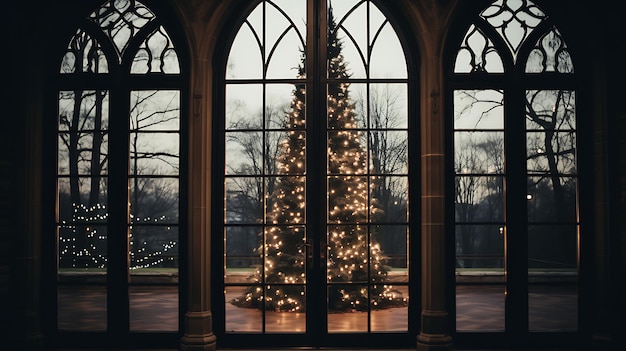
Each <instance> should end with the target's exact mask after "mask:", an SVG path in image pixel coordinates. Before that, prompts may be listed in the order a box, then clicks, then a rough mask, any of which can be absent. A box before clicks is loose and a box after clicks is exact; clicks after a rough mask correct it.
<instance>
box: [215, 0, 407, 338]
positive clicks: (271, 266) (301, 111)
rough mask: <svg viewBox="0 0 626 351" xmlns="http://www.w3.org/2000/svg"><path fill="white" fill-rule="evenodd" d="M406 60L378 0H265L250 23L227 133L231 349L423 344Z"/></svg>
mask: <svg viewBox="0 0 626 351" xmlns="http://www.w3.org/2000/svg"><path fill="white" fill-rule="evenodd" d="M316 24H319V26H317V25H316ZM407 56H408V55H407V53H406V52H405V49H404V47H403V45H402V44H401V40H400V37H399V35H398V33H397V32H396V30H395V28H394V25H393V24H392V23H391V22H390V20H389V19H388V18H387V16H386V15H385V12H384V9H383V8H382V7H379V6H378V2H375V1H365V0H360V1H359V0H343V1H342V0H336V1H332V2H331V1H320V0H297V1H294V0H288V1H286V0H273V1H270V0H267V1H260V2H258V4H257V5H256V6H255V7H252V11H251V12H249V14H248V15H247V17H246V18H245V20H243V22H242V23H241V25H240V27H239V28H238V31H237V33H236V35H235V36H234V40H233V43H232V47H231V48H230V52H229V55H228V57H225V60H224V66H225V70H224V81H223V83H224V91H223V93H224V96H223V98H222V99H223V100H221V101H219V103H220V104H223V106H224V108H223V118H222V119H220V121H219V124H218V126H219V128H217V130H216V133H218V134H217V137H216V138H217V140H221V142H220V144H221V146H220V147H219V152H218V153H217V154H216V156H215V162H216V166H215V169H220V170H222V169H223V170H224V173H223V177H221V178H218V179H217V183H216V186H215V188H216V189H222V192H221V193H220V194H218V195H217V196H216V198H215V200H214V201H215V202H216V206H215V207H216V208H218V209H219V210H218V211H217V212H215V213H214V218H215V221H214V223H215V230H214V234H215V235H217V237H216V238H215V239H214V242H223V243H224V248H223V249H224V251H223V252H222V255H221V258H220V259H223V261H222V264H221V265H220V268H221V269H220V271H219V272H216V274H215V275H216V276H218V277H223V280H222V281H221V282H220V283H223V286H224V292H225V295H224V296H222V297H221V298H216V299H215V301H217V302H216V303H215V304H214V307H213V312H214V313H215V316H216V319H217V320H218V322H217V323H215V324H214V325H216V328H223V329H222V330H217V333H219V335H220V338H221V339H220V340H222V341H223V342H224V343H226V344H233V345H234V344H241V343H244V344H245V342H249V343H253V342H255V341H253V340H259V339H262V338H263V337H264V335H266V334H270V333H271V334H272V335H274V334H284V335H285V337H284V338H281V340H282V341H277V340H279V339H277V338H276V337H275V336H274V338H273V339H272V340H275V342H284V343H288V344H294V345H303V344H311V345H324V344H329V345H330V344H337V343H338V342H341V341H340V339H341V338H345V335H346V333H353V334H359V335H363V338H362V339H360V340H362V343H367V342H368V340H378V339H381V340H382V338H385V337H393V336H395V337H396V339H395V340H396V341H398V340H404V341H402V342H405V343H407V345H410V344H411V343H412V342H414V340H410V339H412V338H411V337H409V335H410V334H409V332H413V335H416V334H417V324H416V323H414V320H415V319H414V318H413V319H410V318H409V315H417V314H418V313H419V312H417V311H418V309H417V306H418V305H417V303H418V301H419V298H417V297H416V296H414V295H412V296H411V297H410V300H409V277H414V276H415V274H417V270H416V267H415V265H414V262H415V257H416V255H415V252H413V255H412V256H410V255H409V249H410V247H414V246H413V245H416V244H417V241H418V240H417V239H414V235H415V234H416V233H417V228H418V227H417V221H416V219H415V218H414V217H413V216H411V218H409V206H413V207H414V208H413V211H411V213H419V212H418V211H417V210H416V208H415V206H417V204H418V201H415V200H412V201H410V199H414V198H415V196H416V194H417V192H416V190H413V191H412V193H411V194H409V183H413V182H415V183H414V184H418V182H417V179H416V175H417V172H418V171H417V169H418V167H419V166H418V164H417V162H415V161H411V162H410V161H409V154H413V153H414V152H416V151H417V149H416V147H417V145H418V140H417V134H416V133H409V129H410V128H414V129H415V130H416V124H417V122H416V120H415V119H411V118H410V116H411V111H415V106H412V105H411V103H410V98H409V96H410V95H414V94H415V92H414V91H412V89H414V88H415V86H414V85H412V83H411V82H412V80H411V79H409V76H410V74H409V69H408V67H409V66H408V65H407ZM413 155H414V154H413ZM413 159H414V160H415V159H417V158H416V157H415V156H413ZM417 188H418V187H414V188H411V189H417ZM415 251H417V250H415ZM412 293H413V294H415V293H414V291H413V290H412ZM409 301H410V302H409ZM409 310H411V311H412V313H411V314H410V313H409ZM242 334H245V335H246V338H241V337H240V335H242ZM314 335H324V336H325V337H324V338H316V337H314V338H311V336H314ZM257 338H259V339H257ZM398 338H400V339H398ZM244 340H245V341H244ZM268 340H270V339H268ZM353 340H354V339H353ZM357 340H358V339H357ZM398 342H399V341H398ZM281 345H283V344H281ZM364 345H366V344H364Z"/></svg>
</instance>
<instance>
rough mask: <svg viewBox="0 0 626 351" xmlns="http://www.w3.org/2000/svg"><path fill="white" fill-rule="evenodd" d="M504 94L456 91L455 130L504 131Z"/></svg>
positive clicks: (498, 92) (492, 91)
mask: <svg viewBox="0 0 626 351" xmlns="http://www.w3.org/2000/svg"><path fill="white" fill-rule="evenodd" d="M503 128H504V92H503V91H498V90H455V91H454V129H503Z"/></svg>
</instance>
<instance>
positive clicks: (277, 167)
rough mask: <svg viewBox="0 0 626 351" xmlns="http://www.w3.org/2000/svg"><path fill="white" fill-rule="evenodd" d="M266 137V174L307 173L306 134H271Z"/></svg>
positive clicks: (293, 132) (288, 132)
mask: <svg viewBox="0 0 626 351" xmlns="http://www.w3.org/2000/svg"><path fill="white" fill-rule="evenodd" d="M265 136H266V138H267V140H266V142H265V150H266V158H267V164H266V167H267V168H266V170H265V171H266V174H305V173H306V133H305V132H299V131H293V130H291V131H285V132H269V133H265Z"/></svg>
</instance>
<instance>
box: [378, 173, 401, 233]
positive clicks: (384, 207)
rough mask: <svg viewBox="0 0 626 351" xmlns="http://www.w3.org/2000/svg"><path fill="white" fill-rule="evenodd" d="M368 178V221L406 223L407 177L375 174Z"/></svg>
mask: <svg viewBox="0 0 626 351" xmlns="http://www.w3.org/2000/svg"><path fill="white" fill-rule="evenodd" d="M370 179H371V180H370V182H371V183H370V221H371V222H376V223H406V222H407V221H408V218H409V188H408V186H409V184H408V183H409V180H408V178H407V177H383V176H377V177H371V178H370Z"/></svg>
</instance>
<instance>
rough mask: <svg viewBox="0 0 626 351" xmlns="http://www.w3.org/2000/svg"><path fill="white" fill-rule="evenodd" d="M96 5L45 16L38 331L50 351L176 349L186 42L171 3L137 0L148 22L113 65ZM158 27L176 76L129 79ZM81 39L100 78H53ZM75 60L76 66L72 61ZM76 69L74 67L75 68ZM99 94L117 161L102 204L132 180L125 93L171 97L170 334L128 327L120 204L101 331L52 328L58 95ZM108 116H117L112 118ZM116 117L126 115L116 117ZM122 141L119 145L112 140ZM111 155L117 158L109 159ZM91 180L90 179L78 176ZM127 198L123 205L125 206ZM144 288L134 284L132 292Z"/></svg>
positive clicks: (113, 213)
mask: <svg viewBox="0 0 626 351" xmlns="http://www.w3.org/2000/svg"><path fill="white" fill-rule="evenodd" d="M103 3H104V1H85V2H80V3H76V4H66V5H60V6H58V7H55V8H54V9H53V12H52V13H53V14H54V15H55V16H56V17H57V18H58V19H59V20H58V23H60V24H61V25H60V26H59V28H58V29H57V30H56V31H55V32H54V34H55V35H54V38H55V40H52V41H50V42H49V43H46V48H47V50H48V53H49V55H47V56H46V57H49V58H52V59H47V60H46V63H45V72H46V73H45V74H46V81H47V82H50V83H49V84H48V85H47V86H46V95H45V97H44V106H45V109H46V111H49V112H47V113H45V114H44V117H45V118H44V121H43V130H44V133H42V134H43V141H42V155H43V160H44V165H45V166H44V167H43V168H42V170H41V171H42V179H43V183H42V204H43V206H42V209H41V210H42V218H43V221H42V259H41V262H42V330H43V331H44V333H45V334H46V336H47V337H48V338H49V341H50V344H51V345H53V346H56V347H91V346H93V345H94V344H97V345H100V346H107V347H119V346H124V347H133V345H134V346H135V347H137V346H141V347H163V346H164V345H165V346H167V347H177V346H178V345H179V343H180V336H181V335H182V332H183V328H184V315H185V313H186V310H187V289H188V287H187V264H186V262H187V257H188V254H187V236H188V232H189V230H188V223H187V218H188V200H187V199H188V190H187V189H188V185H187V184H188V180H187V179H188V177H189V175H188V164H189V157H188V154H189V147H188V143H187V142H186V141H187V140H188V136H189V131H188V130H189V121H188V118H189V108H188V105H189V104H188V100H189V91H188V86H189V67H190V64H189V62H190V60H189V50H188V48H187V40H186V39H185V37H184V34H183V33H182V31H181V28H180V24H179V23H178V21H177V19H175V17H174V16H172V15H168V13H173V12H174V11H173V8H172V7H171V5H169V4H167V3H164V2H162V1H154V0H142V1H141V3H142V5H145V7H147V8H148V9H149V10H150V11H151V12H152V13H153V14H154V18H153V19H152V20H151V21H149V22H148V23H147V24H146V25H144V26H142V27H141V29H139V30H138V31H137V32H136V33H135V35H134V36H132V37H131V38H130V40H129V41H128V43H127V46H126V49H125V50H124V51H123V52H122V55H121V57H120V59H121V61H122V62H121V64H120V63H119V61H118V54H117V53H116V52H115V49H114V46H113V45H110V44H109V43H110V39H109V37H108V36H107V35H105V33H104V32H103V31H102V29H101V28H100V27H99V25H97V24H96V23H94V22H92V21H91V20H90V19H89V18H88V17H89V15H90V14H92V13H93V12H94V11H97V10H98V9H99V8H100V6H102V5H103ZM160 26H162V27H163V28H165V30H166V32H167V34H168V36H169V38H170V39H171V40H172V42H173V45H174V48H175V51H176V54H177V57H178V65H179V68H180V72H179V73H175V74H163V73H158V72H154V73H131V71H130V69H131V65H132V62H133V57H134V55H135V54H136V53H137V50H138V49H139V46H140V45H141V44H142V43H143V41H144V40H146V38H149V37H150V36H151V35H152V33H154V32H155V31H156V30H158V28H159V27H160ZM79 29H80V30H81V31H83V32H85V33H88V34H89V35H90V36H91V37H92V38H93V39H94V40H96V41H97V42H98V43H99V44H100V46H101V49H102V51H103V52H104V56H105V57H106V59H107V62H108V73H84V72H74V73H65V74H63V73H60V71H59V69H60V67H61V61H62V58H63V56H64V54H65V52H66V51H67V45H68V41H69V40H70V39H71V38H73V37H74V36H75V34H76V33H77V30H79ZM77 61H78V60H77ZM77 66H80V64H77ZM77 88H80V89H82V90H90V89H91V90H106V91H108V94H107V95H108V98H109V112H108V115H109V126H108V129H107V131H108V150H109V154H111V157H114V158H117V160H113V161H111V160H110V159H109V160H108V161H107V163H108V167H109V169H108V172H107V177H108V178H109V181H108V185H107V192H108V201H107V202H108V203H109V204H110V203H117V204H124V203H130V202H129V201H130V198H129V196H130V191H124V190H122V189H124V188H125V187H126V188H128V185H129V184H130V182H131V180H132V179H133V177H136V175H133V174H132V173H131V168H130V161H129V148H130V137H131V135H132V132H131V131H130V127H129V111H130V110H129V108H130V99H131V96H130V95H131V92H132V91H141V90H176V91H178V95H179V117H178V118H179V127H178V129H177V131H176V133H177V134H178V135H179V150H178V152H179V170H178V173H177V174H175V175H171V176H168V175H163V176H159V177H160V178H164V179H165V178H167V179H170V178H176V179H178V191H179V195H178V220H177V222H176V223H175V224H173V225H175V226H176V227H177V228H178V244H177V245H178V283H175V286H176V287H177V288H176V290H177V292H178V305H177V311H178V320H177V321H176V325H177V330H172V331H156V332H155V331H141V330H137V331H135V330H134V329H130V316H129V313H130V305H129V299H130V298H129V288H130V287H131V286H133V285H136V284H135V283H132V282H130V280H129V277H130V274H131V273H130V271H129V255H130V246H129V243H128V237H127V236H125V235H117V236H114V235H113V234H111V233H114V232H118V233H120V232H121V233H123V232H129V226H132V223H131V221H130V219H128V216H127V214H126V210H125V208H124V207H125V206H123V205H122V206H119V208H117V209H114V208H111V207H109V208H110V210H109V212H108V218H109V219H108V221H107V224H105V225H106V226H107V227H108V232H109V235H108V239H107V244H106V246H107V258H108V260H107V261H108V262H107V278H106V283H105V285H104V286H106V294H107V310H106V313H107V328H106V329H105V330H96V331H93V330H60V329H59V327H58V312H57V311H58V307H57V306H58V302H57V286H58V282H57V275H58V252H57V251H58V244H57V239H56V235H53V234H52V233H56V232H57V229H56V228H57V224H56V223H57V212H58V210H57V184H56V183H57V179H58V176H57V174H58V173H57V128H58V116H56V117H55V114H58V113H57V112H58V108H59V102H58V101H59V91H64V90H65V91H67V90H74V89H77ZM116 116H117V117H118V118H116ZM124 116H126V117H125V118H124ZM119 140H127V142H125V143H124V142H122V143H119V142H117V143H116V142H114V141H119ZM115 155H117V156H115ZM86 176H88V177H91V176H92V175H86ZM125 198H127V200H125ZM143 285H145V284H141V283H139V286H143Z"/></svg>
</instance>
